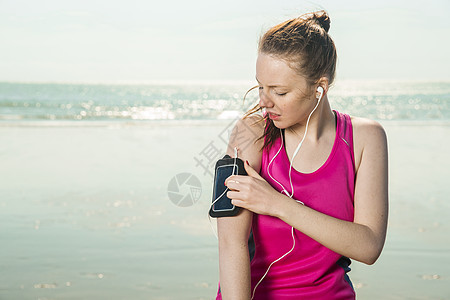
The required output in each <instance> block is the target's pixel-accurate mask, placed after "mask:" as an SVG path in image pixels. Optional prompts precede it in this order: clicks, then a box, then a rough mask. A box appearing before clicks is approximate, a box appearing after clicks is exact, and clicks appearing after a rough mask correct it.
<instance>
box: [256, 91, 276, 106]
mask: <svg viewBox="0 0 450 300" xmlns="http://www.w3.org/2000/svg"><path fill="white" fill-rule="evenodd" d="M259 106H260V107H263V108H264V107H269V108H271V107H273V102H272V100H271V99H270V97H269V96H268V95H267V94H266V93H264V90H262V89H260V90H259Z"/></svg>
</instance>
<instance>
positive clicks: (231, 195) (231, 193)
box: [227, 191, 239, 200]
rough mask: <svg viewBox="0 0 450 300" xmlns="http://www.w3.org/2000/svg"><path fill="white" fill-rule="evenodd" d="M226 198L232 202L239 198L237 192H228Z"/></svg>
mask: <svg viewBox="0 0 450 300" xmlns="http://www.w3.org/2000/svg"><path fill="white" fill-rule="evenodd" d="M227 197H228V198H230V199H231V200H233V199H235V198H237V197H239V192H238V191H228V192H227Z"/></svg>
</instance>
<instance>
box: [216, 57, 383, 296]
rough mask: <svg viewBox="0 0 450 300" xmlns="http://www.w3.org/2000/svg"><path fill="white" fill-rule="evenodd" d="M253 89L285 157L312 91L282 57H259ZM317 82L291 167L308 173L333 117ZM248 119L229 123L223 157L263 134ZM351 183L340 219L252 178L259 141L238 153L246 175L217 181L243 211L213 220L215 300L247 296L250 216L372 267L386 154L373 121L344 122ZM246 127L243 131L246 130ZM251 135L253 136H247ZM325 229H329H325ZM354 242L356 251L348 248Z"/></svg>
mask: <svg viewBox="0 0 450 300" xmlns="http://www.w3.org/2000/svg"><path fill="white" fill-rule="evenodd" d="M256 78H257V80H258V82H259V86H260V106H261V107H264V108H265V109H266V111H268V112H271V113H274V114H277V115H278V117H277V118H276V119H274V124H275V126H277V127H278V128H281V129H282V128H285V129H286V130H285V144H286V152H287V154H288V157H289V158H290V159H291V158H292V156H293V152H294V151H295V148H296V147H297V145H298V142H299V141H300V139H301V138H302V136H303V133H304V130H305V125H306V120H307V117H308V115H309V113H310V112H311V111H312V109H313V108H314V106H315V105H316V103H317V99H316V97H317V96H318V95H317V93H315V92H314V91H315V88H316V87H317V85H316V86H315V87H314V89H313V90H312V92H310V90H309V89H308V85H307V82H306V80H305V79H304V78H303V77H302V76H300V75H298V74H297V72H296V71H295V70H293V69H292V68H291V67H290V66H289V65H288V64H287V63H286V62H285V61H284V60H281V59H279V58H275V57H272V56H270V55H266V54H260V55H259V56H258V60H257V66H256ZM318 85H320V86H322V87H323V88H324V91H325V93H324V94H323V97H322V99H321V101H320V104H319V106H318V108H317V109H316V111H315V112H314V114H313V115H312V117H311V120H310V123H309V126H308V133H307V137H306V139H305V141H304V143H303V145H302V148H301V149H300V151H299V153H298V154H297V155H296V156H295V158H294V161H293V168H294V169H296V170H298V171H300V172H303V173H311V172H314V171H315V170H317V169H318V168H320V166H322V165H323V163H324V162H325V161H326V160H327V158H328V156H329V154H330V153H331V149H332V146H333V143H334V138H335V132H336V128H335V120H334V114H333V112H332V110H331V108H330V105H329V102H328V97H327V91H328V79H327V78H326V77H323V78H321V80H320V81H319V83H318ZM253 122H254V119H253V118H252V119H243V120H240V122H238V124H237V125H236V126H237V127H239V128H240V129H241V130H239V132H240V133H239V134H240V136H239V137H235V139H233V140H230V142H229V150H228V151H227V153H228V154H229V155H233V153H232V148H233V147H234V146H237V147H238V148H239V144H238V142H237V141H244V140H247V141H248V139H252V141H254V140H256V137H259V136H261V135H262V133H263V129H264V128H263V124H262V122H261V123H259V124H257V125H251V124H252V123H253ZM352 125H353V138H354V153H355V166H356V183H355V193H354V208H355V209H354V221H353V222H348V221H344V220H340V219H337V218H334V217H331V216H328V215H325V214H323V213H321V212H318V211H315V210H313V209H311V208H308V207H306V206H303V205H301V204H299V203H298V202H296V201H295V199H291V198H289V197H288V196H286V195H284V194H281V193H279V192H278V191H276V190H275V189H274V188H273V187H272V186H271V185H270V184H269V183H267V181H266V180H265V179H264V178H262V177H261V176H260V175H259V172H260V169H261V154H262V153H261V152H259V149H260V148H261V146H262V142H263V141H261V140H260V141H258V142H257V143H256V144H254V143H250V145H251V146H246V147H245V149H242V151H240V153H239V157H240V158H241V159H243V160H244V162H245V161H246V160H248V162H249V165H248V164H245V168H246V171H247V173H248V174H249V176H240V175H232V176H230V177H228V178H227V180H226V181H225V184H226V185H227V187H228V188H229V189H230V191H228V192H227V196H228V197H229V198H231V199H232V203H233V204H234V205H236V206H239V207H242V208H244V209H243V210H242V213H241V214H239V215H238V216H236V217H232V218H219V219H218V223H217V224H218V233H219V263H220V283H221V291H222V297H223V299H250V297H251V296H250V294H251V291H250V264H249V257H248V246H247V240H248V235H249V232H250V228H251V220H252V214H253V213H257V214H263V215H270V216H274V217H278V218H279V219H281V220H282V221H284V222H286V223H287V224H289V225H291V226H293V227H294V228H295V229H297V230H299V231H301V232H303V233H304V234H306V235H308V236H309V237H311V238H313V239H314V240H316V241H318V242H319V243H321V244H322V245H324V246H326V247H328V248H329V249H331V250H333V251H335V252H337V253H339V254H341V255H343V256H347V257H349V258H351V259H354V260H357V261H360V262H363V263H366V264H373V263H375V261H376V260H377V259H378V257H379V255H380V254H381V251H382V249H383V246H384V241H385V237H386V229H387V217H388V153H387V152H388V151H387V139H386V135H385V132H384V129H383V128H382V127H381V125H380V124H378V123H377V122H375V121H371V120H367V119H363V118H356V117H352ZM250 129H251V130H250ZM255 132H256V135H255ZM329 228H333V230H328V229H329ZM355 245H357V246H355Z"/></svg>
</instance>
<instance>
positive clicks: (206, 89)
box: [0, 80, 450, 122]
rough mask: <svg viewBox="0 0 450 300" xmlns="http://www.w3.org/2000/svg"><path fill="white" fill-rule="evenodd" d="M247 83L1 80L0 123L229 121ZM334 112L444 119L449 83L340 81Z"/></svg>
mask: <svg viewBox="0 0 450 300" xmlns="http://www.w3.org/2000/svg"><path fill="white" fill-rule="evenodd" d="M250 87H251V84H248V85H244V84H242V83H241V84H222V85H220V84H209V85H206V84H201V83H196V84H184V85H180V84H178V85H177V84H166V85H139V84H133V85H130V84H129V85H108V84H96V85H94V84H51V83H48V84H34V83H5V82H3V83H0V121H8V122H15V121H17V122H20V121H50V120H51V121H148V120H220V119H232V118H236V117H237V116H239V115H240V114H241V112H242V111H243V110H245V109H246V108H248V107H250V106H251V104H254V103H255V102H256V100H257V89H256V91H255V92H251V93H250V94H249V97H248V99H247V101H246V102H243V99H242V98H243V95H244V94H245V92H246V91H247V90H248V89H249V88H250ZM329 99H330V102H331V104H332V106H333V107H334V108H335V109H337V110H342V111H346V112H348V113H349V114H351V115H357V116H362V117H367V118H371V119H377V120H398V121H448V120H449V118H450V107H449V103H450V82H409V81H384V82H383V81H348V80H347V81H342V82H338V83H337V84H336V85H335V86H333V87H332V88H331V89H330V91H329Z"/></svg>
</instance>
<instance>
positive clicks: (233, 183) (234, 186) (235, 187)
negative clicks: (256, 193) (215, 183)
mask: <svg viewBox="0 0 450 300" xmlns="http://www.w3.org/2000/svg"><path fill="white" fill-rule="evenodd" d="M226 186H227V187H228V188H229V189H230V190H236V191H240V182H239V181H234V180H228V182H227V183H226Z"/></svg>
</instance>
